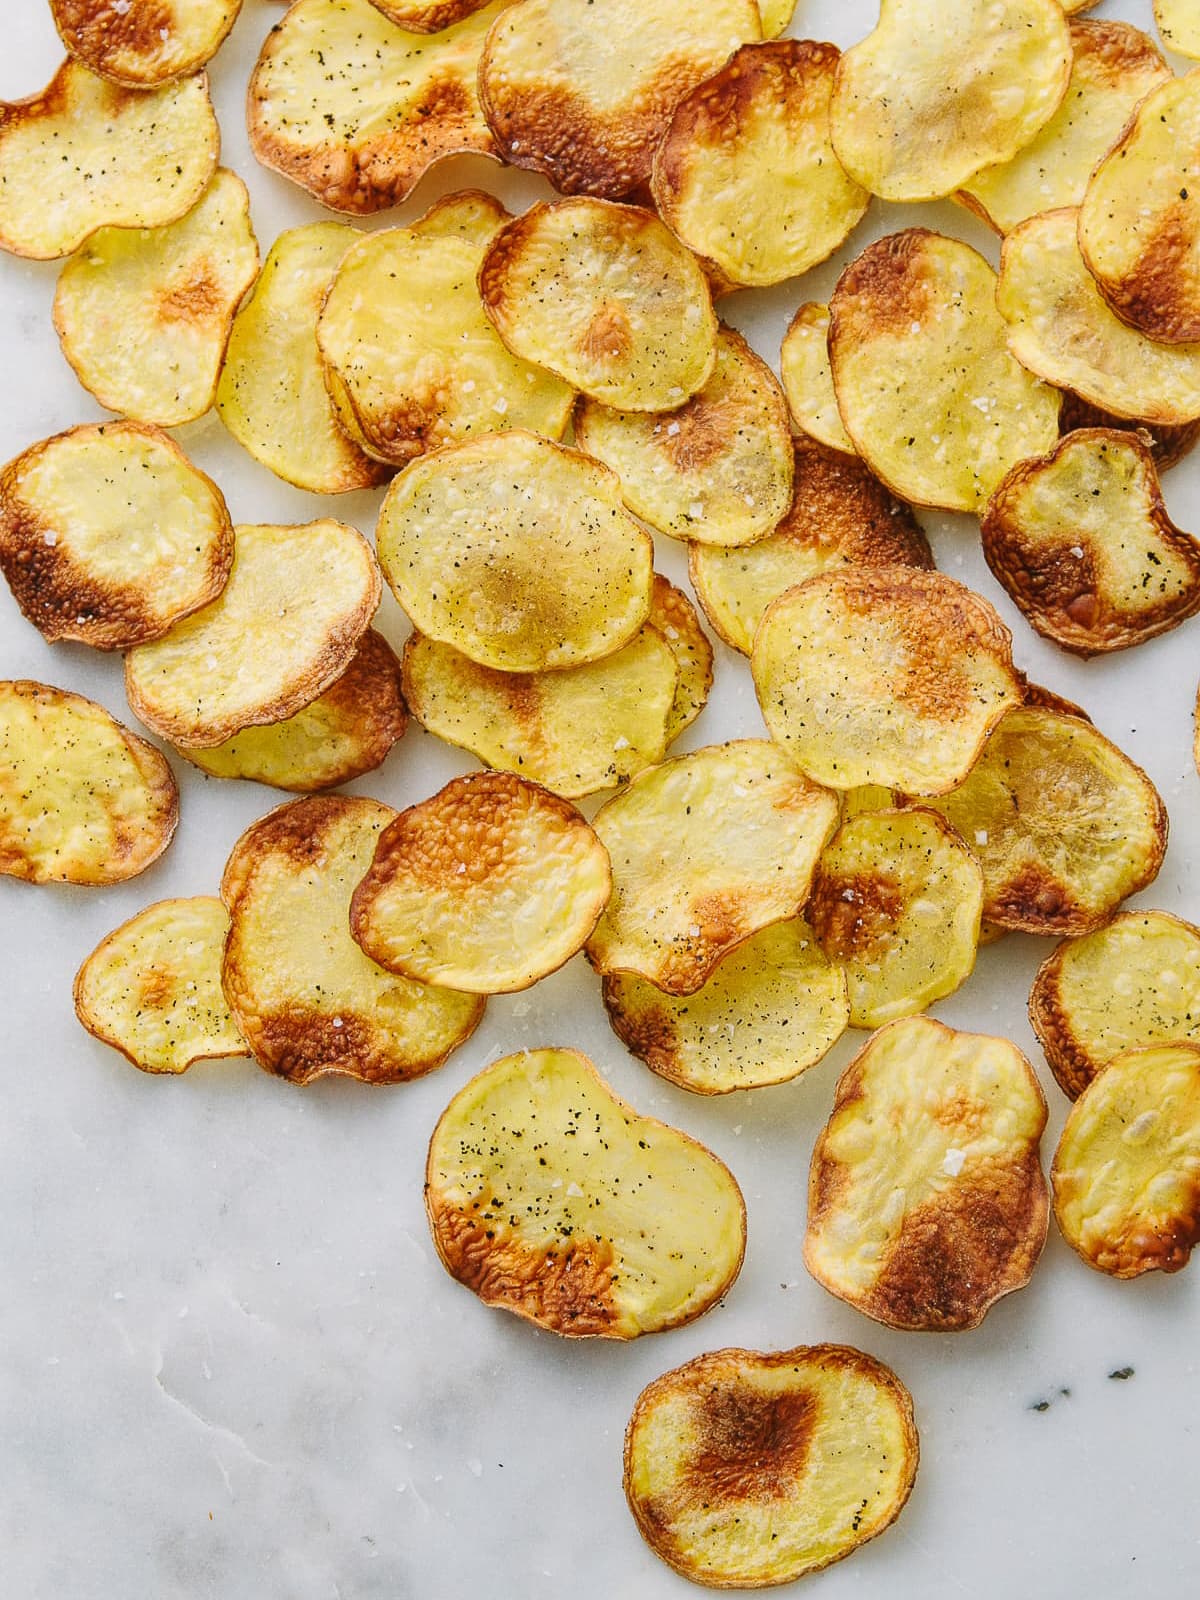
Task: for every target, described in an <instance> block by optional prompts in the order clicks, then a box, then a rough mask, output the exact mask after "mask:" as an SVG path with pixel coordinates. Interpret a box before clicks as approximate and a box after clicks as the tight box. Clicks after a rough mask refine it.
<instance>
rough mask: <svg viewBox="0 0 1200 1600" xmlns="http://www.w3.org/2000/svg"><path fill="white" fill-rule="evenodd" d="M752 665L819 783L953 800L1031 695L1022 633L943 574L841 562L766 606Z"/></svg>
mask: <svg viewBox="0 0 1200 1600" xmlns="http://www.w3.org/2000/svg"><path fill="white" fill-rule="evenodd" d="M750 665H751V668H752V670H753V673H754V686H755V689H756V691H757V694H758V703H759V705H760V706H761V707H762V713H763V718H764V720H765V722H766V724H767V727H768V729H769V730H770V732H771V734H772V736H773V737H774V738H776V739H778V740H779V741H780V743H781V744H783V745H784V746H786V748H787V750H788V751H789V753H790V754H791V756H792V759H793V760H794V761H795V762H796V763H797V765H798V766H800V767H801V768H802V769H803V770H804V771H805V772H807V773H809V774H810V776H812V777H813V778H815V779H816V781H817V782H818V783H825V784H828V785H829V786H830V787H831V788H835V789H853V788H856V787H857V786H858V785H859V784H864V783H879V784H884V785H886V786H887V787H889V788H897V789H904V790H906V791H907V792H908V793H910V794H924V795H931V794H944V793H945V791H946V790H947V789H953V788H954V786H955V785H956V784H958V783H961V782H962V780H963V779H964V778H965V777H966V775H967V773H968V772H969V771H970V770H971V768H972V766H973V765H974V763H975V760H976V757H977V756H978V755H979V752H980V750H981V749H982V748H983V744H984V741H985V740H986V738H987V736H988V734H989V733H990V732H991V730H992V729H993V728H994V727H995V726H996V724H997V723H998V722H999V721H1000V718H1001V717H1002V716H1003V715H1004V713H1005V712H1006V711H1007V710H1008V709H1009V708H1010V707H1012V706H1017V705H1019V704H1020V703H1021V700H1022V698H1023V694H1022V687H1021V683H1020V680H1019V679H1018V677H1017V674H1016V672H1015V670H1014V668H1013V664H1012V636H1011V635H1010V633H1009V631H1008V629H1007V628H1006V627H1005V626H1004V624H1003V623H1002V622H1001V621H1000V618H999V617H998V616H997V615H996V613H995V611H994V610H993V609H992V607H991V606H990V605H989V604H988V602H987V601H986V600H984V599H983V598H982V597H981V596H979V595H977V594H974V593H972V591H971V590H970V589H967V588H964V587H963V585H962V584H961V583H955V581H954V580H953V578H946V577H943V576H942V574H941V573H939V572H920V571H918V570H916V569H915V568H912V567H877V568H874V569H871V568H857V567H841V568H839V569H836V570H835V571H832V572H823V573H820V574H819V575H818V576H817V577H815V578H810V579H809V580H808V582H807V583H804V584H802V585H801V586H800V587H799V588H798V589H791V590H789V591H788V592H787V593H786V594H783V595H781V596H780V597H779V599H778V600H776V601H774V602H773V603H772V604H771V605H770V606H769V607H768V609H767V612H766V614H765V616H764V617H763V619H762V621H761V622H760V623H759V626H758V632H757V633H756V634H755V636H754V647H753V650H752V652H751V657H750Z"/></svg>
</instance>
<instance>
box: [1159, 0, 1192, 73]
mask: <svg viewBox="0 0 1200 1600" xmlns="http://www.w3.org/2000/svg"><path fill="white" fill-rule="evenodd" d="M1154 20H1155V22H1156V23H1157V24H1158V31H1159V33H1160V34H1161V35H1162V42H1163V43H1164V44H1165V45H1166V47H1167V49H1168V50H1174V52H1175V54H1176V55H1178V56H1187V57H1188V58H1189V59H1190V60H1192V61H1200V12H1198V11H1197V10H1196V5H1195V0H1154Z"/></svg>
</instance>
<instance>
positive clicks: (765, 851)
mask: <svg viewBox="0 0 1200 1600" xmlns="http://www.w3.org/2000/svg"><path fill="white" fill-rule="evenodd" d="M837 814H838V804H837V800H836V798H835V797H834V796H833V795H832V794H830V792H829V791H828V790H827V789H822V788H819V787H818V786H817V785H816V784H815V783H811V782H810V781H809V780H808V779H807V778H806V777H805V776H804V774H803V773H802V772H801V771H800V769H799V768H798V767H797V766H796V765H795V764H794V763H793V762H792V760H791V759H790V757H789V756H788V754H787V752H786V751H784V750H781V749H780V748H779V746H778V745H773V744H771V743H770V741H769V740H766V739H739V740H735V741H733V742H732V743H730V744H725V745H710V746H708V747H706V748H704V749H701V750H694V751H692V752H691V753H690V754H688V755H684V756H676V757H675V758H674V759H672V760H670V761H664V762H663V763H662V764H661V765H660V766H657V767H652V768H651V769H650V770H649V771H648V772H643V773H641V774H640V775H639V776H638V777H636V778H635V779H634V780H633V782H632V783H631V784H630V785H629V786H628V788H625V789H622V791H621V792H620V794H618V795H616V796H615V797H614V798H613V799H612V800H609V801H608V802H607V804H605V805H604V806H602V807H601V808H600V810H599V812H598V813H597V815H596V818H595V828H596V832H597V833H598V834H599V835H600V839H601V842H602V843H603V844H604V846H605V847H606V849H607V850H608V853H609V856H610V858H611V860H612V871H613V892H612V899H611V900H610V901H609V903H608V908H607V910H606V911H605V913H604V915H603V917H601V919H600V922H599V925H598V926H597V928H596V931H595V933H594V934H593V935H592V937H591V938H590V939H589V940H588V945H587V953H588V959H589V960H590V961H591V963H592V965H593V966H594V967H595V968H596V970H597V972H600V973H604V974H607V973H610V972H631V973H634V974H636V975H637V976H640V977H643V978H646V979H648V980H649V982H651V983H653V984H655V985H656V986H657V987H658V988H660V989H663V990H665V991H666V992H667V993H668V994H695V993H696V991H697V990H698V989H699V988H701V987H702V986H703V984H704V983H705V981H706V980H707V979H708V977H709V975H710V974H711V973H712V971H713V969H714V967H715V966H716V965H717V963H718V961H720V960H721V958H722V957H723V956H727V955H728V954H729V953H730V951H732V950H736V949H737V947H738V945H740V944H744V943H745V941H746V940H747V939H749V938H750V936H751V935H752V934H754V933H757V932H758V930H759V929H760V928H765V927H767V926H769V925H770V924H771V923H773V922H782V921H784V920H785V919H786V918H789V917H796V916H798V915H799V913H800V910H801V908H802V907H803V905H804V902H805V900H806V899H807V898H808V890H809V885H810V884H811V882H812V874H813V869H814V867H815V866H816V864H817V858H818V856H819V855H820V853H821V851H822V849H823V848H824V846H825V844H826V842H827V840H828V839H829V836H830V835H831V834H832V832H833V830H834V828H835V827H836V826H837Z"/></svg>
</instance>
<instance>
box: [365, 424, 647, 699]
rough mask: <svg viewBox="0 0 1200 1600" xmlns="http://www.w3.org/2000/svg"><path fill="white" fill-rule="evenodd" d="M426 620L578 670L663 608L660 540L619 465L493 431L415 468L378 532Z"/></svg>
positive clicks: (482, 657)
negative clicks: (627, 496)
mask: <svg viewBox="0 0 1200 1600" xmlns="http://www.w3.org/2000/svg"><path fill="white" fill-rule="evenodd" d="M375 537H376V540H377V543H378V546H379V560H380V563H381V565H382V567H383V572H384V576H385V577H386V578H387V580H388V582H389V583H390V584H391V586H392V592H393V593H394V594H395V596H396V599H397V600H399V602H400V604H401V605H402V606H403V607H404V609H405V611H406V612H407V613H408V615H409V617H410V619H411V620H412V623H413V626H414V627H415V628H418V629H420V631H421V632H422V633H424V634H427V635H428V636H429V637H430V638H431V639H439V640H441V641H442V642H443V643H444V644H451V645H453V646H454V647H455V649H456V650H461V651H462V653H463V654H464V655H468V656H470V657H471V659H472V660H473V661H478V662H480V664H481V665H483V666H488V667H495V668H497V669H498V670H500V671H505V672H509V671H511V672H538V671H542V670H544V669H546V668H559V667H570V666H577V665H578V664H580V663H581V662H584V661H594V660H596V659H597V658H599V657H600V656H605V655H608V654H609V653H610V652H611V651H613V650H616V649H618V648H619V647H620V646H621V645H623V644H625V643H627V642H628V640H630V639H631V638H632V637H633V635H634V634H635V633H636V632H637V630H638V629H639V628H640V627H641V625H642V624H643V622H645V620H646V617H647V614H648V612H649V609H650V585H651V580H652V578H653V565H652V563H653V556H654V551H653V547H652V545H651V541H650V536H649V535H648V534H647V533H646V532H645V530H644V529H643V528H641V527H640V526H639V525H638V524H637V523H636V522H635V521H634V520H633V518H632V517H631V516H630V515H629V514H628V512H626V511H625V510H624V508H623V507H622V505H621V493H620V484H619V483H618V481H617V476H616V474H615V473H613V472H610V471H609V470H608V468H607V467H603V466H601V465H600V464H599V463H598V462H595V461H592V460H591V459H590V458H589V457H587V456H585V455H583V454H581V453H580V452H579V451H578V450H567V449H564V448H563V447H562V446H561V445H556V444H551V443H550V442H549V440H546V439H542V438H538V437H537V436H536V435H534V434H532V433H525V432H522V431H520V430H514V431H513V432H511V433H502V434H493V435H484V436H483V437H482V438H479V439H474V440H471V441H469V442H468V443H466V444H460V445H453V446H448V447H446V448H445V449H442V450H437V451H434V452H433V453H432V454H430V455H428V456H423V457H421V458H419V459H418V460H416V461H414V462H412V463H411V464H410V465H409V466H407V467H406V468H405V469H404V471H403V472H401V473H400V474H399V476H398V477H397V478H396V479H395V481H394V482H393V484H392V487H391V488H390V489H389V490H388V494H387V498H386V499H385V500H384V502H383V508H382V510H381V511H380V513H379V523H378V527H377V528H376V534H375Z"/></svg>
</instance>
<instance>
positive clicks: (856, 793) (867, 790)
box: [841, 783, 896, 822]
mask: <svg viewBox="0 0 1200 1600" xmlns="http://www.w3.org/2000/svg"><path fill="white" fill-rule="evenodd" d="M841 798H842V821H843V822H845V821H846V820H847V818H849V817H858V816H861V815H862V814H863V813H864V812H867V811H891V810H893V809H894V807H895V805H896V796H895V794H894V793H893V792H892V790H891V789H885V788H884V786H883V784H881V783H860V784H859V785H857V787H856V788H853V789H847V790H845V792H844V793H843V794H842V797H841Z"/></svg>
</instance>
